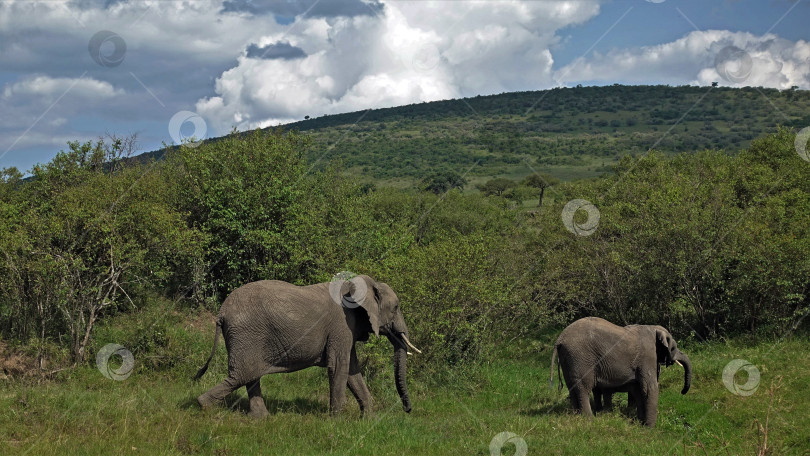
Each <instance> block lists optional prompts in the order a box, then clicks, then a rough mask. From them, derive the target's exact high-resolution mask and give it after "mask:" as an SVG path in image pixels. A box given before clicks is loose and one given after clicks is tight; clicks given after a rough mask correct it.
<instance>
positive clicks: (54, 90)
mask: <svg viewBox="0 0 810 456" xmlns="http://www.w3.org/2000/svg"><path fill="white" fill-rule="evenodd" d="M67 94H70V96H71V97H73V98H82V99H87V100H100V99H108V98H112V97H115V96H117V95H123V94H124V91H123V90H121V89H116V88H114V87H113V86H112V84H110V83H109V82H105V81H97V80H95V79H92V78H88V77H83V78H51V77H48V76H33V77H28V78H26V79H24V80H22V81H20V82H16V83H14V84H7V85H6V86H5V87H4V88H3V98H4V99H8V98H11V97H14V96H34V97H42V98H46V99H54V98H58V97H61V96H62V95H67Z"/></svg>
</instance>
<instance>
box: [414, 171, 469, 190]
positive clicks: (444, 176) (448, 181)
mask: <svg viewBox="0 0 810 456" xmlns="http://www.w3.org/2000/svg"><path fill="white" fill-rule="evenodd" d="M465 185H467V179H465V178H464V176H462V175H460V174H459V173H457V172H455V171H451V170H442V171H436V172H434V173H432V174H430V175H428V176H427V177H425V178H424V179H422V189H423V190H427V191H429V192H433V193H435V194H437V195H441V194H443V193H447V192H449V191H450V190H452V189H454V188H458V189H462V188H464V186H465Z"/></svg>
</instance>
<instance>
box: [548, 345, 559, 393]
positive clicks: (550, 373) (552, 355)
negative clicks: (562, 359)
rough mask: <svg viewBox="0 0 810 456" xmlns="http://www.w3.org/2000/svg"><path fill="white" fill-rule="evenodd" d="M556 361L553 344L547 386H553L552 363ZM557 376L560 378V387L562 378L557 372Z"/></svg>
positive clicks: (555, 348) (555, 346)
mask: <svg viewBox="0 0 810 456" xmlns="http://www.w3.org/2000/svg"><path fill="white" fill-rule="evenodd" d="M556 361H557V344H554V349H553V350H552V351H551V369H550V371H549V374H548V387H549V388H554V363H555V362H556ZM557 377H558V378H560V388H562V378H561V377H560V376H559V373H558V374H557Z"/></svg>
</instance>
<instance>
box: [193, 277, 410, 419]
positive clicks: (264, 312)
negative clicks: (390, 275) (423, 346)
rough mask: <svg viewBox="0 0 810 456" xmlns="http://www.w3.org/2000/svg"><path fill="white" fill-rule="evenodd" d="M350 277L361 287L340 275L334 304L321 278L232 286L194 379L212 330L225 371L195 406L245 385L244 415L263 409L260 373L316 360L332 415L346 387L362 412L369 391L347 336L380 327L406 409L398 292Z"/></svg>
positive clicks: (364, 335)
mask: <svg viewBox="0 0 810 456" xmlns="http://www.w3.org/2000/svg"><path fill="white" fill-rule="evenodd" d="M356 280H362V281H363V282H362V283H365V285H366V286H365V287H357V286H356V284H355V283H353V282H349V281H346V282H344V283H343V286H342V289H340V290H339V291H338V290H334V291H333V294H334V295H335V296H336V297H337V296H342V297H343V299H342V304H340V303H337V302H336V300H335V298H333V296H332V295H330V290H329V284H328V283H320V284H316V285H309V286H302V287H300V286H296V285H292V284H289V283H287V282H281V281H277V280H262V281H259V282H252V283H249V284H247V285H244V286H242V287H240V288H238V289H236V290H234V291H233V292H232V293H231V294H230V295H229V296H228V298H227V299H226V300H225V302H224V303H223V304H222V308H221V309H220V311H219V314H218V315H217V320H216V321H217V325H216V335H215V338H214V348H213V349H212V351H211V356H209V357H208V361H206V363H205V366H203V367H202V368H201V369H200V370H199V372H198V373H197V375H196V377H195V379H199V378H200V377H201V376H202V375H203V374H204V373H205V371H206V370H207V369H208V364H209V363H210V362H211V358H212V357H213V355H214V353H215V351H216V347H217V340H218V338H219V334H220V333H221V334H222V335H223V337H224V339H225V347H226V348H227V350H228V377H227V378H226V379H225V381H223V382H222V383H220V384H219V385H217V386H215V387H213V388H211V389H210V390H208V391H206V392H205V393H204V394H202V395H201V396H200V397H198V398H197V401H198V402H199V403H200V405H201V406H202V407H203V408H205V407H209V406H211V405H213V404H218V403H221V402H222V401H223V400H224V399H225V397H226V396H227V395H228V394H230V393H231V392H233V391H234V390H236V389H237V388H239V387H241V386H245V387H246V388H247V392H248V396H249V398H250V412H249V415H251V416H253V417H263V416H266V415H268V412H267V408H266V407H265V405H264V400H263V399H262V393H261V386H260V379H261V377H262V376H263V375H266V374H273V373H277V372H294V371H297V370H300V369H304V368H307V367H310V366H320V367H326V368H327V370H328V374H329V396H330V400H329V410H330V412H331V413H332V414H337V413H339V412H340V410H341V409H342V408H343V403H344V401H345V398H346V386H348V387H349V390H350V391H351V392H352V394H353V395H354V397H355V398H356V399H357V402H358V403H359V404H360V410H361V413H363V414H365V413H366V412H367V411H371V395H370V393H369V390H368V387H367V386H366V383H365V381H364V380H363V377H362V376H361V375H360V364H359V363H358V360H357V352H356V351H355V342H357V341H358V340H359V341H365V340H368V336H369V334H370V333H372V332H373V333H374V334H377V335H379V334H380V333H382V334H383V335H385V336H386V337H388V340H389V341H390V342H391V344H392V345H393V346H394V375H395V381H396V387H397V392H398V393H399V396H400V398H401V400H402V405H403V407H404V409H405V411H406V412H410V411H411V401H410V397H409V396H408V388H407V385H406V382H405V372H406V364H407V363H406V356H407V346H406V343H405V341H404V339H403V336H404V338H406V339H407V335H408V328H407V327H406V326H405V320H404V319H403V317H402V312H401V310H400V308H399V298H397V296H396V294H395V293H394V291H393V290H392V289H391V287H389V286H388V285H387V284H385V283H382V282H376V281H374V280H373V279H372V278H371V277H368V276H358V277H357V278H355V279H354V281H356ZM358 288H364V290H363V292H364V293H358V292H357V289H358ZM338 293H339V294H338ZM358 294H360V296H359V297H358ZM353 298H355V299H353Z"/></svg>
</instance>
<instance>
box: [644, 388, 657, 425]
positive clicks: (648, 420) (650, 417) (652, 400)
mask: <svg viewBox="0 0 810 456" xmlns="http://www.w3.org/2000/svg"><path fill="white" fill-rule="evenodd" d="M657 420H658V389H657V388H656V389H655V390H654V391H650V392H649V393H648V394H647V397H646V398H645V400H644V424H645V425H646V426H649V427H655V422H656V421H657Z"/></svg>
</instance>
